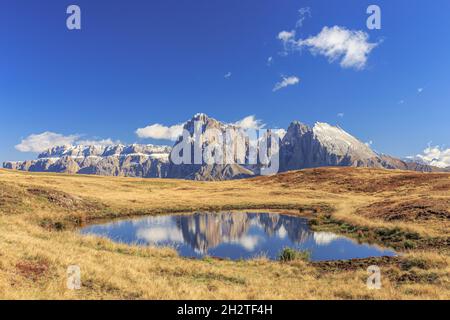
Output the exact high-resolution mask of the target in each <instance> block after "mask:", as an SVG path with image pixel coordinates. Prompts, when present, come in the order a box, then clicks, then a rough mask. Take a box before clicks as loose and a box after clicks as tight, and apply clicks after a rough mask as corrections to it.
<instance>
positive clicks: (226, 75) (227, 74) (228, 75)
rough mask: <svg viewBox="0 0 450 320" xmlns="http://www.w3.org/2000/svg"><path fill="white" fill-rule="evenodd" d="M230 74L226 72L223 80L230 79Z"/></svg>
mask: <svg viewBox="0 0 450 320" xmlns="http://www.w3.org/2000/svg"><path fill="white" fill-rule="evenodd" d="M231 75H232V74H231V72H227V73H226V74H225V75H224V76H223V77H224V78H225V79H229V78H231Z"/></svg>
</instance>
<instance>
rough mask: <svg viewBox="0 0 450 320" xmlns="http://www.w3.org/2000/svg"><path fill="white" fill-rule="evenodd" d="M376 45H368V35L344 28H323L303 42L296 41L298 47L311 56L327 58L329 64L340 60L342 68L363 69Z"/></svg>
mask: <svg viewBox="0 0 450 320" xmlns="http://www.w3.org/2000/svg"><path fill="white" fill-rule="evenodd" d="M377 45H378V43H370V42H369V35H368V34H367V33H366V32H363V31H353V30H348V29H346V28H345V27H340V26H334V27H331V28H329V27H324V28H323V29H322V31H321V32H320V33H319V34H318V35H316V36H313V37H310V38H307V39H305V40H301V39H300V40H298V41H297V46H298V47H307V48H309V50H310V51H311V53H313V54H320V55H323V56H325V57H327V58H328V59H329V60H330V62H334V61H337V60H340V65H341V66H342V67H343V68H355V69H364V68H365V66H366V64H367V60H368V57H369V54H370V53H371V52H372V50H373V49H374V48H375V47H376V46H377Z"/></svg>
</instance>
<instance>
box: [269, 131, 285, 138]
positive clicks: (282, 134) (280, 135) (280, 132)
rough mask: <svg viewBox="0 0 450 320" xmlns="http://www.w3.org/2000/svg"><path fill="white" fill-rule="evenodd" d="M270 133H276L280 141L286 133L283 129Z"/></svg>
mask: <svg viewBox="0 0 450 320" xmlns="http://www.w3.org/2000/svg"><path fill="white" fill-rule="evenodd" d="M272 132H274V133H276V134H277V135H278V137H280V139H283V138H284V136H285V135H286V133H287V132H286V130H285V129H273V130H272Z"/></svg>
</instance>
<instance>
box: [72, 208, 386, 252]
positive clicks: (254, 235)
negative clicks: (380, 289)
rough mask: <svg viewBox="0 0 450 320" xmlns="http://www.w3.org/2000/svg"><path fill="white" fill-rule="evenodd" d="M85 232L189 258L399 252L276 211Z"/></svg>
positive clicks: (176, 218)
mask: <svg viewBox="0 0 450 320" xmlns="http://www.w3.org/2000/svg"><path fill="white" fill-rule="evenodd" d="M81 232H82V233H83V234H97V235H102V236H105V237H108V238H111V239H112V240H114V241H118V242H124V243H130V244H131V243H133V244H140V245H145V244H147V245H158V246H167V245H173V246H175V247H176V248H177V250H178V252H179V253H180V255H182V256H188V257H202V256H205V255H211V256H217V257H222V258H230V259H241V258H243V259H246V258H251V257H254V256H256V255H261V254H262V255H265V256H267V257H268V258H271V259H276V257H277V255H278V253H279V252H280V250H282V249H283V248H284V247H286V246H289V247H294V248H297V249H299V250H309V251H311V254H312V260H334V259H349V258H364V257H369V256H381V255H395V253H394V252H392V251H390V250H383V249H380V248H377V247H374V246H369V245H361V244H357V243H355V242H354V241H352V240H349V239H346V238H344V237H339V236H337V235H335V234H333V233H328V232H313V231H311V230H310V228H309V226H308V220H307V219H305V218H300V217H294V216H289V215H281V214H276V213H231V212H224V213H196V214H192V215H167V216H156V217H149V218H144V219H134V220H126V221H119V222H112V223H108V224H105V225H93V226H88V227H86V228H83V229H82V230H81Z"/></svg>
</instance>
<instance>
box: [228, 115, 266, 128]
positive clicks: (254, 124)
mask: <svg viewBox="0 0 450 320" xmlns="http://www.w3.org/2000/svg"><path fill="white" fill-rule="evenodd" d="M233 125H235V126H237V127H240V128H242V129H262V128H264V127H265V124H264V123H263V122H262V121H261V120H258V119H256V118H255V116H248V117H245V118H243V119H241V120H239V121H236V122H235V123H233Z"/></svg>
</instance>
